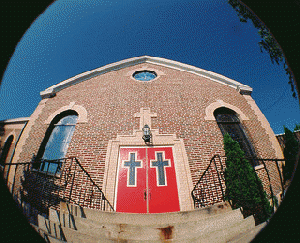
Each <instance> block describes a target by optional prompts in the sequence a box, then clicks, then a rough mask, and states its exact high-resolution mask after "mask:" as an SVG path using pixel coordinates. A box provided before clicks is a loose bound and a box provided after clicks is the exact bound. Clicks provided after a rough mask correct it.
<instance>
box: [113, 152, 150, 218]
mask: <svg viewBox="0 0 300 243" xmlns="http://www.w3.org/2000/svg"><path fill="white" fill-rule="evenodd" d="M145 189H146V150H145V149H144V148H125V147H123V148H120V158H119V172H118V180H117V201H116V211H117V212H128V213H147V201H146V199H147V198H146V197H145Z"/></svg>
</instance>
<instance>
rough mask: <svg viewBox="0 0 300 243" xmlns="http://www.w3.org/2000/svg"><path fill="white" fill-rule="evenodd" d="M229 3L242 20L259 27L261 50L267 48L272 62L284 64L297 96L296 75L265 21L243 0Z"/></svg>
mask: <svg viewBox="0 0 300 243" xmlns="http://www.w3.org/2000/svg"><path fill="white" fill-rule="evenodd" d="M228 3H229V4H230V5H231V6H232V8H233V9H234V10H235V11H236V12H237V15H238V17H239V19H240V21H241V22H247V21H248V20H250V21H252V23H253V25H254V27H255V28H256V29H258V34H259V36H260V37H261V41H260V42H259V43H258V44H259V47H260V50H261V52H263V50H265V51H266V52H267V53H269V55H270V58H271V61H272V63H273V64H274V63H276V64H278V65H280V64H281V65H283V68H284V70H285V72H286V74H287V75H288V77H289V82H288V83H289V84H290V85H291V89H292V94H293V97H294V98H296V97H297V96H296V88H295V87H296V81H295V77H294V75H293V73H292V71H291V69H290V68H289V66H288V63H287V60H286V58H285V56H284V54H283V51H282V49H281V47H280V46H279V44H278V42H277V41H276V40H275V38H274V36H273V35H272V34H271V32H270V30H269V29H268V28H267V27H266V26H265V25H264V24H263V22H262V21H261V20H260V19H259V18H258V17H257V16H256V15H255V14H254V13H253V12H252V11H251V10H250V9H249V8H248V7H246V6H245V5H244V4H243V3H242V2H241V1H239V0H228Z"/></svg>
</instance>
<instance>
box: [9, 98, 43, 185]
mask: <svg viewBox="0 0 300 243" xmlns="http://www.w3.org/2000/svg"><path fill="white" fill-rule="evenodd" d="M47 100H48V99H44V100H41V101H40V103H39V105H38V106H37V108H36V109H35V111H34V112H33V113H32V115H31V116H30V119H29V121H28V123H27V124H26V126H25V128H24V131H23V132H22V134H21V136H20V140H19V141H18V145H17V146H16V148H15V154H14V156H13V158H12V163H17V162H18V161H19V159H20V154H21V153H22V150H23V147H24V145H25V144H26V141H27V139H30V138H29V134H30V132H31V130H32V127H33V125H34V123H35V121H36V120H37V119H38V117H39V115H40V114H41V113H42V111H43V109H44V108H45V106H46V102H47ZM21 162H29V161H21ZM14 173H15V172H14V170H13V169H10V171H9V175H8V182H9V183H12V182H13V178H14Z"/></svg>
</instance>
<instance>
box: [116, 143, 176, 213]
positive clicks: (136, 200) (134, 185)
mask: <svg viewBox="0 0 300 243" xmlns="http://www.w3.org/2000/svg"><path fill="white" fill-rule="evenodd" d="M116 184H117V186H116V188H117V190H116V203H115V205H116V211H117V212H128V213H165V212H176V211H179V210H180V207H179V198H178V189H177V181H176V172H175V166H174V157H173V149H172V147H120V153H119V162H118V173H117V182H116Z"/></svg>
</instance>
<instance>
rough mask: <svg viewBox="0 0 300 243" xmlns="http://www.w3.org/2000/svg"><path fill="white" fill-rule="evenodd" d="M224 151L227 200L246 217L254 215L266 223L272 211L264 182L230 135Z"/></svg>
mask: <svg viewBox="0 0 300 243" xmlns="http://www.w3.org/2000/svg"><path fill="white" fill-rule="evenodd" d="M224 149H225V154H226V158H227V159H226V169H225V185H226V191H225V200H228V201H229V202H231V205H232V207H233V208H234V209H236V208H240V207H242V208H243V211H244V216H248V215H251V214H253V215H254V218H255V220H256V221H257V222H264V221H265V220H267V219H268V218H269V217H270V215H271V213H272V209H271V206H270V203H269V201H268V199H267V196H266V193H265V191H264V190H263V186H262V182H261V181H260V179H259V178H258V176H257V175H256V172H255V171H254V169H253V167H252V165H251V164H250V163H249V162H248V161H247V160H246V159H245V158H244V156H245V153H244V152H243V151H242V150H241V148H240V146H239V144H238V142H236V141H234V140H233V139H232V138H231V137H230V136H229V135H228V134H226V135H225V136H224ZM245 214H246V215H245Z"/></svg>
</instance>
